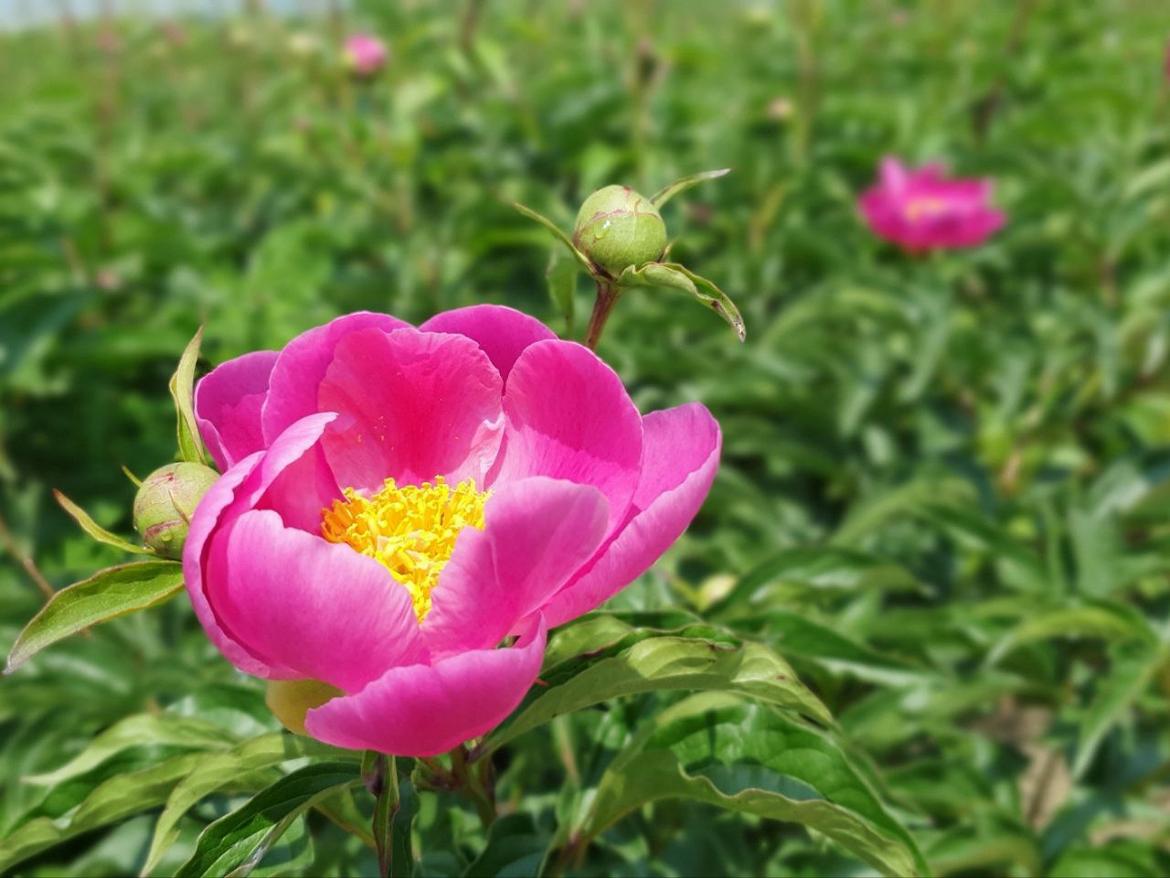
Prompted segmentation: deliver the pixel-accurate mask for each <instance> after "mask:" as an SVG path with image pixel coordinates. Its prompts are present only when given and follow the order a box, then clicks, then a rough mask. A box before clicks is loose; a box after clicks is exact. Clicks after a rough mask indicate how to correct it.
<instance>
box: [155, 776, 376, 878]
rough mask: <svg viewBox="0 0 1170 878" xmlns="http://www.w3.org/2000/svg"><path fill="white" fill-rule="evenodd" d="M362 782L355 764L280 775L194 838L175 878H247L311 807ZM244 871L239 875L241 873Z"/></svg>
mask: <svg viewBox="0 0 1170 878" xmlns="http://www.w3.org/2000/svg"><path fill="white" fill-rule="evenodd" d="M360 782H361V778H360V775H359V772H358V765H357V763H355V762H337V761H331V762H318V763H314V764H311V765H306V766H305V767H304V768H301V769H298V770H297V771H294V772H292V773H291V774H289V775H286V776H285V777H282V778H281V779H280V780H278V781H277V782H276V783H274V784H273V785H272V786H270V787H268V789H266V790H263V791H262V792H260V793H258V794H256V795H255V796H254V797H253V798H252V799H250V800H249V801H248V802H247V803H246V804H244V805H243V806H242V807H240V808H239V809H237V810H235V811H233V812H232V813H230V814H227V815H225V816H223V817H221V818H219V819H218V820H216V821H215V822H214V823H212V824H211V825H210V826H208V827H207V828H206V829H205V830H203V833H202V834H201V835H200V836H199V841H198V842H197V843H196V846H195V852H194V853H193V854H192V855H191V857H190V859H188V860H187V862H186V863H184V864H183V865H182V867H180V869H179V870H178V872H177V875H178V876H180V878H191V876H213V875H226V874H229V873H234V874H246V869H247V867H248V865H249V864H251V865H255V864H256V863H258V862H259V861H260V859H261V858H262V857H263V854H264V852H265V851H267V850H268V849H269V848H270V847H271V846H272V845H273V844H274V843H275V842H276V841H277V840H279V838H280V836H281V834H282V833H283V832H284V831H285V830H286V829H287V828H288V827H289V825H291V823H292V822H293V821H294V820H296V818H297V817H299V816H300V815H301V814H303V813H304V812H305V811H306V810H307V809H308V808H310V807H312V805H313V803H314V802H315V801H316V800H317V799H319V798H323V797H325V796H329V795H331V794H333V793H335V792H337V791H338V790H340V789H345V788H348V787H352V786H354V785H356V784H358V783H360ZM242 870H243V871H242Z"/></svg>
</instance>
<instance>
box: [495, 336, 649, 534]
mask: <svg viewBox="0 0 1170 878" xmlns="http://www.w3.org/2000/svg"><path fill="white" fill-rule="evenodd" d="M504 412H505V414H506V415H507V419H508V427H507V439H506V441H505V443H504V449H503V451H502V452H501V454H500V457H501V462H500V464H499V466H498V469H497V471H496V472H495V473H494V474H493V476H494V482H495V483H496V484H501V485H502V484H504V483H505V482H507V481H509V480H513V479H522V478H526V477H528V476H551V477H552V478H556V479H565V480H567V481H570V482H577V483H578V484H582V485H593V486H594V487H595V488H597V489H598V490H600V491H601V493H603V494H604V495H605V498H606V500H607V501H609V521H610V527H611V529H612V528H613V527H616V526H617V525H618V524H619V523H620V522H622V521H623V520H624V518H625V514H626V510H627V508H628V507H629V505H630V499H631V498H632V497H633V494H634V488H635V487H636V486H637V484H638V472H639V470H640V469H641V463H642V419H641V417H640V416H639V415H638V410H637V408H635V407H634V403H633V402H632V401H631V400H630V397H629V394H627V393H626V389H625V387H623V386H622V382H621V379H620V378H618V376H617V374H616V373H615V372H614V371H613V369H611V368H610V367H609V366H607V365H606V364H605V363H603V362H602V361H601V360H600V359H598V357H597V355H596V354H594V353H593V352H592V351H591V350H589V349H588V348H586V347H584V346H583V345H579V344H576V343H575V342H568V341H556V340H550V341H538V342H536V343H535V344H532V345H529V346H528V347H527V348H526V349H525V350H524V352H523V353H522V354H521V355H520V357H519V359H517V360H516V364H515V366H514V367H513V368H512V373H511V375H509V377H508V386H507V388H506V390H505V393H504Z"/></svg>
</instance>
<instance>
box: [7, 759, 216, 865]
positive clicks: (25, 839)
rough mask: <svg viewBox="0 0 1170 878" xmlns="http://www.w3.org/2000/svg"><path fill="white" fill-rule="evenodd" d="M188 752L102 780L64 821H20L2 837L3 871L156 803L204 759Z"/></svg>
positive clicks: (158, 803) (37, 819)
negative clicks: (5, 836)
mask: <svg viewBox="0 0 1170 878" xmlns="http://www.w3.org/2000/svg"><path fill="white" fill-rule="evenodd" d="M203 758H204V757H203V755H202V754H200V753H186V754H183V755H182V756H176V757H173V758H171V759H167V760H166V761H164V762H160V763H159V764H158V765H152V766H150V767H149V768H144V769H142V770H140V771H131V772H127V773H126V774H120V775H118V776H116V777H113V778H110V779H109V780H107V781H105V782H104V783H102V784H101V785H100V786H98V787H97V788H96V789H94V791H93V792H91V793H90V794H89V795H88V796H86V798H85V800H84V801H83V802H82V803H81V805H80V806H78V808H77V810H76V811H74V812H73V815H72V817H70V818H68V819H66V820H65V821H64V822H63V823H58V821H56V820H53V819H51V818H49V817H37V818H35V819H33V820H29V821H28V822H26V823H22V824H19V825H17V826H16V827H15V828H14V829H13V830H12V832H10V833H9V835H8V837H7V838H5V839H4V840H3V841H0V873H2V872H4V871H5V870H7V869H8V868H9V867H10V866H12V865H13V864H14V863H19V862H20V861H21V860H24V859H27V858H28V857H31V856H35V855H36V854H39V853H40V852H41V851H44V850H48V849H49V848H51V847H53V846H54V845H57V844H60V843H61V842H63V841H67V840H68V839H70V838H73V837H74V836H76V835H80V834H81V833H83V832H88V831H89V830H91V829H96V828H98V827H100V826H106V825H108V824H110V823H115V822H117V821H119V820H122V819H124V818H126V817H129V816H130V815H131V814H137V813H139V812H141V811H146V810H148V809H150V808H154V807H157V806H158V805H160V804H162V802H163V801H164V800H165V799H166V797H167V793H168V792H169V791H170V790H171V788H172V787H174V785H175V784H176V783H177V782H178V781H179V780H180V779H181V778H183V777H185V776H186V775H188V774H190V772H191V771H192V770H193V769H194V768H195V767H196V766H197V765H198V764H199V762H200V761H201V760H202V759H203Z"/></svg>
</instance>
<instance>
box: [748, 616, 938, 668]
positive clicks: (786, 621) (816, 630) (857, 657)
mask: <svg viewBox="0 0 1170 878" xmlns="http://www.w3.org/2000/svg"><path fill="white" fill-rule="evenodd" d="M735 627H736V629H737V630H743V631H745V632H749V633H751V634H752V635H753V636H755V637H759V638H761V639H763V640H766V641H767V642H768V643H770V644H771V645H773V646H774V647H776V648H777V649H780V650H782V651H783V652H784V654H785V655H787V656H789V657H791V658H793V659H796V658H801V659H806V660H808V661H811V662H813V663H815V664H817V665H820V666H821V667H823V668H825V670H827V671H830V672H831V673H834V674H846V675H849V676H852V677H856V678H857V679H859V680H867V681H869V682H873V683H878V684H881V685H887V686H900V685H907V684H910V683H915V682H921V681H922V680H923V679H924V676H925V671H924V670H923V669H922V668H917V667H915V666H914V665H911V664H909V663H908V662H904V661H900V660H898V659H896V658H893V657H891V656H887V655H883V654H882V653H880V652H877V651H876V650H873V649H870V648H869V647H868V646H865V645H864V644H861V643H857V642H856V641H853V640H850V639H849V638H848V637H846V636H845V635H844V634H841V633H839V632H838V631H835V630H833V629H832V628H829V627H827V626H825V625H821V624H819V623H817V622H815V621H813V620H812V619H809V618H808V617H806V616H804V615H802V614H800V613H790V612H787V611H785V610H766V611H763V612H758V613H755V614H751V615H745V616H744V617H743V618H742V619H741V620H740V621H738V622H737V623H736V625H735Z"/></svg>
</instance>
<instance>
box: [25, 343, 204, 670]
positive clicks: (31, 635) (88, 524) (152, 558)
mask: <svg viewBox="0 0 1170 878" xmlns="http://www.w3.org/2000/svg"><path fill="white" fill-rule="evenodd" d="M201 335H202V331H200V332H196V333H195V337H194V338H193V339H191V342H190V343H189V344H188V345H187V348H186V350H185V351H183V356H182V358H181V359H180V360H179V365H178V368H177V369H176V370H175V374H174V375H173V376H172V377H171V382H170V387H171V395H172V396H173V397H174V400H175V414H176V421H177V427H178V429H177V433H178V435H177V438H178V446H179V448H178V451H179V453H178V458H179V462H177V463H171V464H167V465H166V466H163V467H161V468H159V469H157V470H155V471H154V472H153V473H151V474H150V475H149V476H147V477H146V479H144V480H142V481H139V480H138V479H137V478H136V477H135V476H134V475H133V473H131V472H130V471H129V470H128V469H126V468H125V467H123V468H122V470H123V472H125V473H126V476H127V477H128V478H129V479H130V481H131V482H133V483H134V485H135V487H136V488H137V489H138V492H137V495H136V497H135V498H134V507H133V519H134V527H135V529H136V530H137V531H138V533H139V535H140V536H141V537H142V540H143V543H141V544H140V543H134V542H132V541H131V540H128V539H126V538H125V537H122V536H119V535H118V534H116V533H113V532H111V531H109V530H107V529H106V528H104V527H102V526H101V525H100V524H98V523H97V522H96V521H94V519H93V518H92V516H90V515H89V513H87V512H86V511H85V510H84V509H82V508H81V507H80V506H78V505H77V504H76V503H74V502H73V501H72V500H70V499H69V498H68V497H66V496H65V495H64V494H62V493H61V492H60V491H54V492H53V494H54V496H55V497H56V498H57V502H58V503H60V504H61V508H62V509H64V510H65V511H66V512H67V513H68V514H69V516H70V517H71V518H73V520H74V521H76V522H77V524H78V525H79V526H80V527H81V529H82V530H83V531H85V533H86V535H88V536H89V537H90V538H91V539H93V540H95V541H96V542H99V543H102V544H104V545H107V546H111V547H113V548H115V549H118V550H120V551H123V552H128V553H131V554H135V555H142V556H146V557H145V559H143V560H137V561H131V562H129V563H124V564H117V565H115V566H113V567H107V568H106V569H105V570H99V571H98V572H97V573H95V574H94V575H92V576H90V577H88V578H86V579H83V580H81V581H80V582H76V583H74V584H73V585H70V586H67V587H65V588H62V589H61V590H59V591H56V592H54V593H53V595H52V596H51V597H50V598H49V600H48V602H47V603H46V604H45V606H44V607H42V608H41V611H40V612H39V613H37V614H36V616H34V617H33V619H32V620H31V621H30V622H29V623H28V624H27V625H26V626H25V627H24V629H23V630H22V631H21V632H20V635H19V636H18V637H17V639H16V642H15V643H14V644H13V646H12V650H11V651H10V652H9V655H8V662H7V666H6V668H5V671H4V672H5V673H7V674H10V673H12V672H14V671H15V670H16V669H17V668H19V667H20V666H21V665H22V664H24V663H25V662H26V661H28V660H29V659H30V658H32V657H33V656H34V655H36V654H37V653H38V652H40V651H41V650H42V649H45V648H46V647H48V646H51V645H53V644H54V643H57V642H58V641H60V640H63V639H65V638H67V637H69V636H71V635H73V634H77V633H78V632H80V631H85V630H87V629H88V628H90V627H91V626H93V625H97V624H99V623H101V622H105V621H107V620H109V619H114V618H117V617H118V616H124V615H126V614H127V613H135V612H139V611H141V610H146V609H150V608H152V607H156V606H158V605H159V604H161V603H163V602H164V601H167V600H170V599H171V598H173V597H174V596H175V595H177V594H179V593H180V592H182V591H183V565H182V563H181V560H180V559H181V558H182V556H183V544H184V542H185V541H186V539H187V531H188V528H189V525H190V522H191V517H192V515H193V514H194V512H195V507H196V506H198V505H199V501H200V499H201V498H202V497H203V495H204V494H206V493H207V491H208V489H209V488H210V487H211V486H212V485H213V484H214V483H215V481H216V480H217V479H218V478H219V473H217V472H216V471H215V470H213V469H212V468H211V467H210V466H208V463H209V462H210V460H211V456H210V455H209V454H208V453H207V449H206V448H204V446H203V442H202V440H201V439H200V438H199V430H198V425H197V424H196V422H195V409H194V405H193V399H192V392H193V389H194V383H195V363H196V361H197V360H198V357H199V343H200V337H201Z"/></svg>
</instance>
